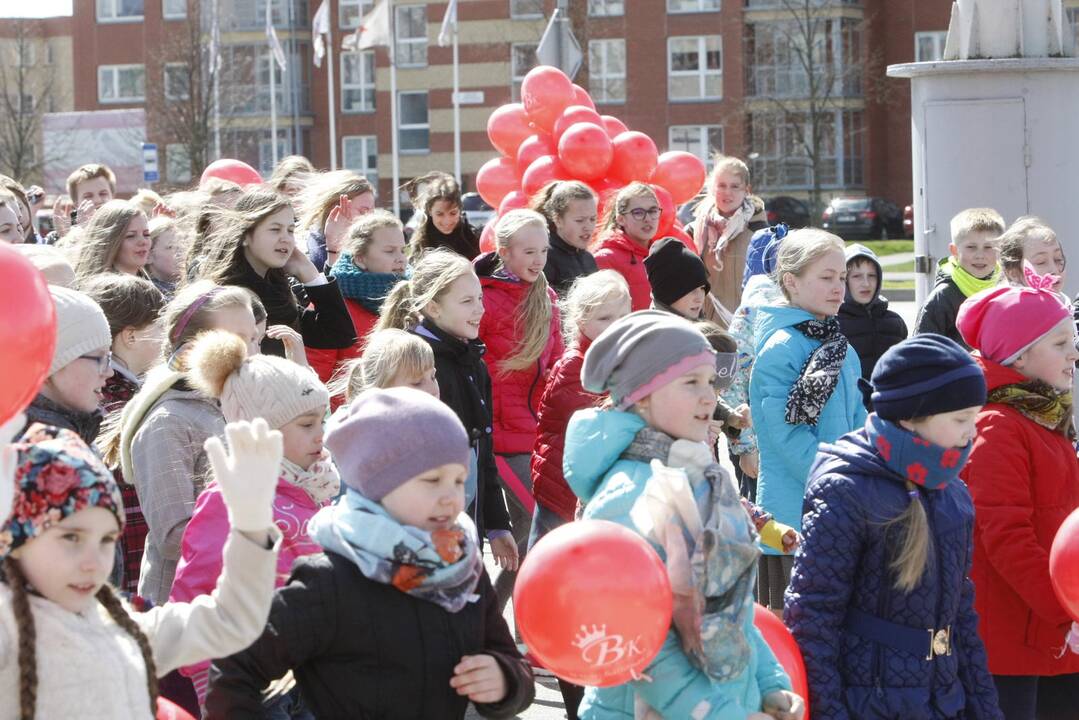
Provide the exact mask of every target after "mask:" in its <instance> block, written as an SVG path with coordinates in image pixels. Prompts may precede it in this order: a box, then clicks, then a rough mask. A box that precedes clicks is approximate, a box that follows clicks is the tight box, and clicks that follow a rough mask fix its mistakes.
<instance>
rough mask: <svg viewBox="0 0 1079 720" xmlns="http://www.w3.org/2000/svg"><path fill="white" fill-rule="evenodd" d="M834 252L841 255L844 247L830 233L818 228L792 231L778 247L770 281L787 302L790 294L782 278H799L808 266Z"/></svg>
mask: <svg viewBox="0 0 1079 720" xmlns="http://www.w3.org/2000/svg"><path fill="white" fill-rule="evenodd" d="M836 250H838V251H839V252H840V253H843V252H844V251H845V250H846V246H845V245H844V244H843V241H842V240H841V239H839V237H837V236H835V235H833V234H832V233H830V232H827V231H825V230H820V229H818V228H801V229H799V230H792V231H791V232H790V233H788V235H787V237H786V238H784V240H783V243H782V244H781V245H780V246H779V253H778V254H777V255H776V268H775V271H774V273H773V275H772V279H773V280H775V283H776V285H778V286H779V289H780V290H782V291H783V296H784V297H786V298H787V300H788V301H789V300H790V299H791V297H790V292H789V291H788V290H787V287H786V285H785V284H784V283H783V277H784V276H785V275H794V276H795V277H801V276H802V274H803V273H804V272H805V271H806V269H808V268H809V266H810V265H812V264H813V263H815V262H816V261H817V260H819V259H820V258H822V257H824V256H825V255H827V254H828V253H830V252H834V251H836Z"/></svg>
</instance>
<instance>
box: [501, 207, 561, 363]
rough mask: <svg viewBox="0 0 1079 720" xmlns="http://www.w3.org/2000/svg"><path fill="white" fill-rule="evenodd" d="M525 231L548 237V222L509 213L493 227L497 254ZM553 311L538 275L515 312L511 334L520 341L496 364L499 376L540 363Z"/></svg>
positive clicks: (524, 212) (533, 215)
mask: <svg viewBox="0 0 1079 720" xmlns="http://www.w3.org/2000/svg"><path fill="white" fill-rule="evenodd" d="M527 227H537V228H540V229H542V230H543V234H544V235H545V236H548V237H549V234H548V230H547V219H546V218H545V217H543V216H542V215H540V214H539V213H538V212H536V211H535V210H510V211H509V212H508V213H506V214H505V215H503V216H502V219H501V220H499V221H498V225H497V226H496V227H495V246H496V247H497V248H498V249H499V250H508V249H509V247H510V244H511V243H512V242H513V238H514V237H515V236H516V235H517V233H519V232H520V231H521V230H523V229H525V228H527ZM500 262H501V261H500ZM554 311H555V305H554V303H553V302H552V301H551V298H550V296H549V294H548V289H547V277H546V276H545V275H544V274H543V273H540V274H539V277H537V278H536V280H535V281H534V282H533V283H532V285H531V286H530V287H529V288H528V293H527V294H526V295H525V299H524V301H523V302H522V303H521V305H520V307H518V308H517V312H516V317H515V319H514V324H513V330H514V334H515V335H517V336H518V337H519V340H518V341H517V346H516V347H515V348H513V352H511V353H510V354H509V356H508V357H506V358H504V359H503V360H502V362H501V363H499V369H500V370H501V371H502V372H504V373H505V372H512V371H514V370H524V369H525V368H529V367H531V366H532V365H533V364H534V363H535V362H536V361H537V360H539V357H540V355H542V354H543V350H544V348H546V347H547V343H548V342H549V341H550V339H551V315H552V313H554Z"/></svg>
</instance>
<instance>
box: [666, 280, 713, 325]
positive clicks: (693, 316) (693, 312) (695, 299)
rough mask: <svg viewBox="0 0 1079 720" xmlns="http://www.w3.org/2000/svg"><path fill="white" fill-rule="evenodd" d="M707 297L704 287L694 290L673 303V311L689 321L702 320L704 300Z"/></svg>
mask: <svg viewBox="0 0 1079 720" xmlns="http://www.w3.org/2000/svg"><path fill="white" fill-rule="evenodd" d="M705 297H707V295H706V293H705V292H704V288H703V287H699V288H697V289H696V290H692V291H690V292H688V293H686V294H685V295H683V296H682V297H680V298H678V299H677V300H675V301H674V302H673V303H671V310H674V311H675V312H676V313H678V314H679V315H681V316H682V317H684V318H685V319H687V320H700V319H701V309H702V308H703V307H704V299H705Z"/></svg>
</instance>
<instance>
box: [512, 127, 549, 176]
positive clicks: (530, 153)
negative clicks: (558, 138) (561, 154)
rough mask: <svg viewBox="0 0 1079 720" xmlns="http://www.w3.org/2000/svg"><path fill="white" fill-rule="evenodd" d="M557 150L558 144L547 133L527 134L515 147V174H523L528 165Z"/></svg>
mask: <svg viewBox="0 0 1079 720" xmlns="http://www.w3.org/2000/svg"><path fill="white" fill-rule="evenodd" d="M557 152H558V145H557V144H556V143H555V141H554V140H553V139H551V136H550V135H548V134H547V133H536V134H535V135H529V136H528V138H526V139H525V141H524V142H523V143H521V147H519V148H517V174H518V175H524V174H525V170H527V169H528V166H529V165H531V164H532V163H534V162H536V161H537V160H539V159H540V158H541V157H543V156H544V155H555V154H556V153H557Z"/></svg>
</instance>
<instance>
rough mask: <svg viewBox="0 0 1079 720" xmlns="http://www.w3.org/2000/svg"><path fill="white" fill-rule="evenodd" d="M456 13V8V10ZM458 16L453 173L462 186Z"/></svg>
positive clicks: (454, 62)
mask: <svg viewBox="0 0 1079 720" xmlns="http://www.w3.org/2000/svg"><path fill="white" fill-rule="evenodd" d="M454 14H455V15H456V10H454ZM457 36H458V32H457V18H456V17H454V18H453V175H454V177H456V178H457V187H461V68H460V58H459V57H458V42H457V39H458V38H457Z"/></svg>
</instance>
